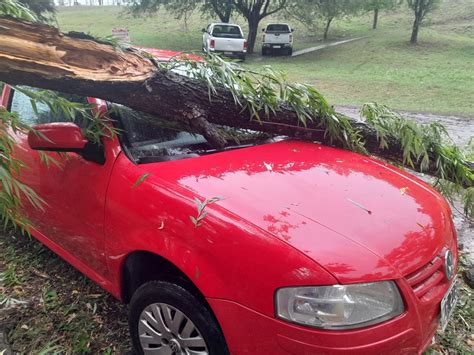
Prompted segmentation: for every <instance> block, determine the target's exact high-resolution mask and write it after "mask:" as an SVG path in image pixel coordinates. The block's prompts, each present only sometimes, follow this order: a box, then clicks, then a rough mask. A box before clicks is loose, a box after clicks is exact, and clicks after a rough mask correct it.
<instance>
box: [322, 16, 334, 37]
mask: <svg viewBox="0 0 474 355" xmlns="http://www.w3.org/2000/svg"><path fill="white" fill-rule="evenodd" d="M333 18H334V17H329V18H328V20H327V22H326V27H325V29H324V36H323V38H324V40H325V41H326V40H327V39H328V33H329V26H331V22H332V20H333Z"/></svg>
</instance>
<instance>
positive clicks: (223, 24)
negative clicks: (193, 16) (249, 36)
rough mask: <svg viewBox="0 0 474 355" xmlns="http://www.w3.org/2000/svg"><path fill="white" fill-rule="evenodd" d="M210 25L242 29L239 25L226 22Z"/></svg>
mask: <svg viewBox="0 0 474 355" xmlns="http://www.w3.org/2000/svg"><path fill="white" fill-rule="evenodd" d="M209 25H213V26H215V25H217V26H236V27H240V26H239V25H237V24H236V23H225V22H212V23H210V24H209Z"/></svg>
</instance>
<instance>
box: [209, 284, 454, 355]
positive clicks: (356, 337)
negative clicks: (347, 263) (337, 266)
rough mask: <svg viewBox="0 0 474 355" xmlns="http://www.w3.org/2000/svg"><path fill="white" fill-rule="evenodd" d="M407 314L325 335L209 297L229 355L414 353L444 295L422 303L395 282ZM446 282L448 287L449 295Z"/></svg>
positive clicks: (432, 327) (434, 322)
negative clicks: (242, 354)
mask: <svg viewBox="0 0 474 355" xmlns="http://www.w3.org/2000/svg"><path fill="white" fill-rule="evenodd" d="M397 284H398V287H399V288H400V291H401V293H402V294H403V297H404V302H405V312H404V313H403V314H401V315H400V316H398V317H396V318H394V319H391V320H389V321H386V322H383V323H381V324H378V325H374V326H369V327H366V328H360V329H355V330H345V331H328V330H321V329H314V328H308V327H303V326H299V325H295V324H290V323H287V322H284V321H282V320H279V319H276V318H273V317H269V316H268V315H264V314H261V313H259V312H256V311H254V310H252V309H250V308H247V307H245V306H243V305H240V304H238V303H235V302H232V301H228V300H222V299H212V298H209V299H208V302H209V304H210V306H211V308H212V309H213V310H214V312H215V315H216V317H217V319H218V320H219V322H220V325H221V327H222V330H223V332H224V336H225V338H226V341H227V344H228V346H229V349H230V351H231V354H241V353H245V354H275V355H279V354H281V355H283V354H295V355H302V354H342V353H344V354H347V353H362V352H363V353H364V354H381V353H383V354H417V353H422V352H423V351H424V350H425V349H426V348H427V347H428V346H429V345H430V343H431V340H432V338H433V336H434V334H435V332H436V330H437V328H438V324H439V320H438V317H439V304H440V302H441V299H442V296H443V295H444V293H443V294H442V295H440V296H439V297H436V299H433V300H432V301H431V302H429V303H426V302H425V303H423V302H421V301H420V300H418V298H417V297H416V296H415V295H414V294H413V291H412V288H411V287H410V286H409V285H408V284H407V282H406V281H405V280H403V279H402V280H399V281H397ZM449 285H450V282H446V289H445V290H444V292H446V291H447V289H448V288H449Z"/></svg>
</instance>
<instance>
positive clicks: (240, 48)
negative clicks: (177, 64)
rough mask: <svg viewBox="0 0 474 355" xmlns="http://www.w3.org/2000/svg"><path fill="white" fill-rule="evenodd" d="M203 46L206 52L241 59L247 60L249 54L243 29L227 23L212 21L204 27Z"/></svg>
mask: <svg viewBox="0 0 474 355" xmlns="http://www.w3.org/2000/svg"><path fill="white" fill-rule="evenodd" d="M202 46H203V51H204V52H206V53H212V52H214V53H222V54H224V55H225V56H228V57H233V58H239V59H241V60H245V56H246V54H247V41H246V40H245V39H244V34H243V32H242V29H241V28H240V26H238V25H232V24H227V23H211V24H210V25H209V26H207V28H206V29H203V36H202Z"/></svg>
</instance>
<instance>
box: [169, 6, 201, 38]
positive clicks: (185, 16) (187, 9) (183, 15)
mask: <svg viewBox="0 0 474 355" xmlns="http://www.w3.org/2000/svg"><path fill="white" fill-rule="evenodd" d="M164 2H165V4H164V7H165V9H166V10H168V11H169V12H170V13H172V14H174V15H175V18H176V19H177V20H183V29H184V31H186V32H187V31H188V21H189V17H190V16H191V15H192V14H193V13H194V11H195V10H196V9H197V8H198V7H199V6H201V5H202V1H201V0H173V1H164Z"/></svg>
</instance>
